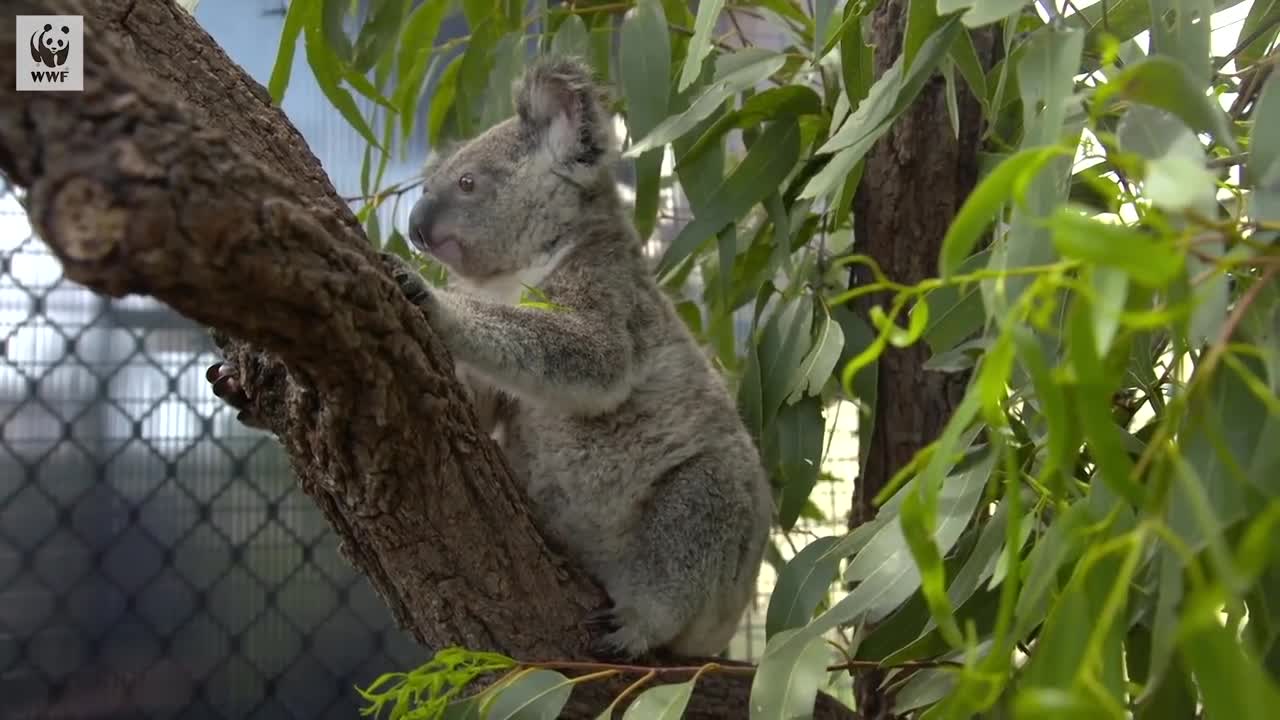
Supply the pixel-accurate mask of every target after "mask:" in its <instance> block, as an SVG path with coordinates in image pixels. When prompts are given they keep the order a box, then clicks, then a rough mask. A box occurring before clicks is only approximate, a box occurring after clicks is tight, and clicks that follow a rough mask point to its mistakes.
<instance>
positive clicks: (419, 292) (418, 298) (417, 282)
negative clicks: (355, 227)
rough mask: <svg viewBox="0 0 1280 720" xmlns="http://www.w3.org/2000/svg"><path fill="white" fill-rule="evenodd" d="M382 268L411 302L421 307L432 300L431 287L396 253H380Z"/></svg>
mask: <svg viewBox="0 0 1280 720" xmlns="http://www.w3.org/2000/svg"><path fill="white" fill-rule="evenodd" d="M379 255H380V256H381V258H382V267H383V268H385V269H386V271H387V273H388V274H390V275H391V278H392V279H393V280H395V281H396V284H397V285H399V286H400V292H402V293H404V296H405V297H407V298H409V302H411V303H413V304H414V305H418V306H421V305H423V304H425V303H426V302H427V301H428V300H430V299H431V286H430V285H428V284H427V281H426V280H425V279H423V277H422V276H421V275H419V274H418V271H416V270H414V269H413V268H412V267H411V266H410V265H409V263H408V262H405V260H404V258H401V257H400V256H399V255H396V254H395V253H389V252H384V253H379Z"/></svg>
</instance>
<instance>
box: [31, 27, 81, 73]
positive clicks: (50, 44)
mask: <svg viewBox="0 0 1280 720" xmlns="http://www.w3.org/2000/svg"><path fill="white" fill-rule="evenodd" d="M58 29H59V30H61V31H62V32H61V35H59V34H57V33H54V32H53V26H52V25H48V24H46V25H45V26H44V29H43V30H37V31H36V32H33V33H31V58H32V59H33V60H35V61H36V62H38V63H44V64H45V65H46V66H48V67H51V68H56V67H62V66H63V65H65V64H66V62H67V55H68V54H70V53H71V42H70V37H71V29H70V28H68V27H67V26H66V25H63V26H62V27H60V28H58Z"/></svg>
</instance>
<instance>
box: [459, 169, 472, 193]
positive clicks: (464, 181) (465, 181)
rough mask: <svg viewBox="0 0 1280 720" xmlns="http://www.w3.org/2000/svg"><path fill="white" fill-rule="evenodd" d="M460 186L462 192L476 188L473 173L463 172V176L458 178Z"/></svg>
mask: <svg viewBox="0 0 1280 720" xmlns="http://www.w3.org/2000/svg"><path fill="white" fill-rule="evenodd" d="M458 187H459V188H460V189H461V190H462V192H464V193H469V192H471V191H472V190H475V189H476V179H475V178H473V177H471V173H463V174H462V176H461V177H459V178H458Z"/></svg>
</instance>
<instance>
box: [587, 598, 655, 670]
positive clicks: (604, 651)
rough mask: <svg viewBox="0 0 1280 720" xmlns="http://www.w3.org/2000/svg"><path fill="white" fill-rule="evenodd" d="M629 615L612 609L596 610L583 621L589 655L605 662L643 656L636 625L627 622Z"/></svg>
mask: <svg viewBox="0 0 1280 720" xmlns="http://www.w3.org/2000/svg"><path fill="white" fill-rule="evenodd" d="M630 615H631V613H628V612H627V611H626V610H620V609H618V608H614V607H608V608H603V609H600V610H596V611H595V612H592V613H590V614H588V615H587V617H586V619H585V620H584V621H583V625H585V626H586V628H587V632H588V633H589V634H590V635H591V643H590V646H589V647H588V648H587V649H588V650H589V651H590V652H591V654H592V655H593V656H594V657H596V658H599V659H601V660H605V661H614V662H622V661H627V660H634V659H635V658H637V657H639V656H640V655H643V654H644V650H645V647H644V641H643V638H641V637H640V635H639V633H638V632H637V631H636V623H635V621H634V620H629V616H630Z"/></svg>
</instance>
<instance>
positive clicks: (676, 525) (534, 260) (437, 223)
mask: <svg viewBox="0 0 1280 720" xmlns="http://www.w3.org/2000/svg"><path fill="white" fill-rule="evenodd" d="M514 99H515V105H516V108H517V114H516V115H515V116H514V117H512V118H510V119H508V120H506V121H505V122H502V123H501V124H498V125H496V126H494V127H493V128H491V129H490V130H488V131H487V132H485V133H484V134H482V135H480V136H479V137H477V138H475V139H473V140H471V141H470V142H468V143H466V144H464V145H463V146H462V147H460V148H459V149H457V150H456V151H454V152H452V153H451V154H449V155H447V156H446V157H443V158H440V159H438V160H436V161H433V162H432V163H431V165H430V166H429V167H428V169H427V173H426V191H425V193H424V196H423V198H422V199H421V200H419V203H418V206H416V207H415V208H414V211H413V219H412V221H411V226H410V236H411V241H412V242H413V244H414V245H415V247H417V248H418V249H419V250H421V251H424V252H428V253H431V254H432V255H434V256H435V257H436V258H438V259H440V260H441V261H442V262H444V263H445V265H447V266H448V267H449V269H450V274H451V276H453V277H454V279H455V281H456V288H455V289H450V290H437V289H433V288H430V287H429V286H428V285H427V284H426V283H425V281H423V280H422V279H421V277H420V276H418V275H417V273H415V272H413V271H412V270H411V269H409V268H408V266H407V265H406V264H404V263H403V262H402V261H400V260H399V259H397V258H395V256H391V255H388V256H386V261H387V264H388V265H389V267H390V269H391V271H392V273H393V274H394V275H395V276H396V278H397V280H398V281H399V282H400V284H401V287H402V288H403V289H404V291H405V292H406V294H407V295H409V296H410V297H411V298H413V299H414V302H416V303H417V304H418V305H419V306H420V307H421V308H422V309H423V311H424V312H425V313H426V314H427V316H428V318H429V320H430V322H431V324H432V326H433V327H434V328H435V329H436V330H437V331H438V332H439V333H440V335H441V337H442V338H443V339H444V340H445V342H446V344H447V345H448V347H449V350H450V351H451V353H452V355H453V357H454V359H455V360H456V361H457V363H458V365H459V366H460V373H461V374H462V375H463V376H464V379H466V380H467V382H468V384H469V385H470V386H471V387H472V388H473V390H475V391H476V392H477V401H478V402H481V403H482V404H485V403H487V405H486V407H487V410H485V411H483V412H482V415H486V417H488V419H489V423H490V424H489V427H491V428H493V429H494V431H495V437H497V438H498V439H499V442H500V443H501V445H502V447H503V450H504V451H505V453H506V455H507V457H508V458H509V460H510V463H511V466H512V468H513V469H514V471H515V472H516V474H517V476H518V477H519V478H520V479H521V480H522V481H523V482H524V483H526V487H527V489H528V495H529V498H530V501H531V503H532V508H533V512H534V514H535V518H536V520H537V521H538V523H539V525H540V527H541V528H542V529H543V531H544V532H545V533H546V534H547V535H548V538H549V540H550V541H551V542H552V543H553V545H555V546H557V547H558V548H559V549H561V550H562V551H563V552H565V553H566V554H567V555H569V556H570V557H571V558H573V559H574V560H575V561H577V562H578V563H580V564H581V565H582V566H583V567H584V568H585V569H586V570H587V571H588V572H590V573H591V574H592V575H593V576H594V577H596V578H597V579H598V580H599V581H600V582H601V583H602V584H603V586H604V588H605V590H606V591H607V592H608V594H609V597H610V599H611V600H612V603H613V607H612V608H611V609H608V610H604V611H602V612H600V613H596V614H594V615H593V617H592V618H591V621H590V622H591V624H592V625H593V628H594V629H597V630H599V633H598V636H597V637H598V642H597V645H596V650H597V652H599V653H601V654H608V655H613V656H623V657H635V656H638V655H641V654H644V653H645V652H647V651H650V650H654V649H659V648H665V649H667V650H669V651H671V652H674V653H677V654H682V655H698V656H709V655H715V654H718V653H720V652H721V651H723V650H724V649H725V647H726V646H727V645H728V643H729V641H730V639H731V638H732V636H733V634H734V632H735V630H736V629H737V626H738V623H739V621H740V620H741V617H742V613H743V611H744V609H745V608H746V606H747V603H748V601H749V600H750V599H751V598H752V597H753V595H754V593H755V588H756V578H757V575H758V573H759V569H760V562H761V558H762V555H763V552H764V546H765V543H766V538H767V535H768V530H769V526H770V521H771V519H772V513H773V502H772V498H771V494H770V490H769V485H768V481H767V477H766V474H765V472H764V469H763V467H762V465H761V462H760V459H759V454H758V451H757V449H756V446H755V444H754V443H753V441H752V439H751V437H750V436H749V435H748V433H747V431H746V429H745V427H744V425H743V424H742V422H741V421H740V419H739V416H738V413H737V409H736V407H735V404H734V402H733V400H732V398H731V396H730V394H729V392H728V389H727V387H726V385H725V383H724V381H723V379H722V378H721V377H720V375H719V374H718V373H717V372H716V370H715V369H714V368H713V367H712V365H711V364H710V362H709V361H708V359H707V357H706V356H705V355H704V354H703V352H702V351H701V350H700V349H699V347H698V346H697V344H696V343H695V341H694V339H693V337H692V336H691V335H690V334H689V332H688V330H687V329H686V328H685V326H684V323H683V322H682V321H681V320H680V318H679V316H678V315H677V314H676V312H675V309H674V307H673V305H672V303H671V301H670V300H668V298H667V297H666V296H665V295H664V294H663V292H662V291H661V290H660V289H659V287H658V285H657V283H656V282H655V280H654V279H653V277H652V275H651V272H650V270H649V268H648V265H647V262H646V260H645V258H644V256H643V254H642V252H641V242H640V238H639V236H638V234H637V233H636V231H635V229H634V227H633V226H632V224H631V221H630V214H629V212H628V210H627V209H626V208H625V207H624V206H623V204H622V202H621V199H620V198H619V196H618V193H617V189H616V185H615V180H614V176H613V171H612V165H613V163H614V162H615V159H616V151H615V149H614V146H613V145H614V143H613V133H612V128H611V126H610V124H609V123H610V120H609V118H608V116H607V114H606V113H605V111H604V109H603V105H602V95H601V91H600V90H599V88H598V87H597V86H596V85H595V84H594V83H593V81H592V78H591V74H590V70H589V69H588V68H587V67H586V66H585V65H584V64H583V63H581V62H580V61H578V60H576V59H564V58H560V59H545V58H544V59H540V60H537V61H535V62H534V64H533V65H531V67H530V68H529V70H527V72H526V73H525V76H524V78H523V79H522V81H520V82H519V83H517V84H516V87H515V90H514ZM464 175H466V176H468V177H469V178H470V181H467V180H464V179H462V178H463V176H464ZM526 285H527V286H530V287H536V288H538V289H539V290H540V291H541V295H542V296H543V297H540V298H534V299H538V300H544V301H546V302H550V303H552V304H553V305H554V306H555V307H553V308H551V309H548V308H545V307H528V306H518V305H517V303H518V302H519V301H520V299H521V292H522V290H523V286H526ZM487 386H488V387H487ZM495 390H496V391H497V392H496V393H495V392H494V391H495Z"/></svg>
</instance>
